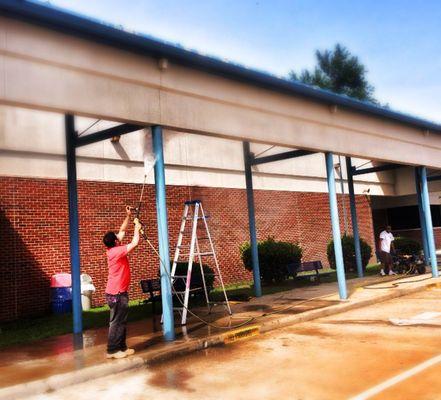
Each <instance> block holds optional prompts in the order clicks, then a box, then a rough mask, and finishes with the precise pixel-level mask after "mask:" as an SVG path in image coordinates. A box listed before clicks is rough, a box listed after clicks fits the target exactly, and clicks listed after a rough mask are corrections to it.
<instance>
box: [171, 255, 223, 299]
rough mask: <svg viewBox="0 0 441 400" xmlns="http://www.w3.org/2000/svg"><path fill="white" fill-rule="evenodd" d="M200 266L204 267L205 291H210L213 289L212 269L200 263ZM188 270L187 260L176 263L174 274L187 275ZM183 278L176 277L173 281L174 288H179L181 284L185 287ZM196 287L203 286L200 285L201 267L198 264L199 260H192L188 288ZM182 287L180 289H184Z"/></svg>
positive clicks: (213, 277)
mask: <svg viewBox="0 0 441 400" xmlns="http://www.w3.org/2000/svg"><path fill="white" fill-rule="evenodd" d="M202 268H203V269H204V277H205V284H206V285H207V291H208V292H210V291H211V290H213V287H214V279H215V276H214V270H213V268H211V267H210V266H208V265H205V264H202ZM187 271H188V263H187V262H180V263H177V264H176V272H175V275H179V276H184V275H187ZM184 282H185V281H184V280H183V279H178V280H176V282H175V289H176V290H181V289H182V288H181V286H182V287H183V288H184V289H185V284H184ZM197 287H203V286H202V277H201V268H200V266H199V262H193V266H192V270H191V284H190V288H191V289H194V288H197ZM184 289H182V290H184Z"/></svg>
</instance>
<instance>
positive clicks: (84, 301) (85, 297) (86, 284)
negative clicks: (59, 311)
mask: <svg viewBox="0 0 441 400" xmlns="http://www.w3.org/2000/svg"><path fill="white" fill-rule="evenodd" d="M93 292H95V286H93V284H92V278H91V277H90V275H87V274H81V307H82V308H83V311H88V310H90V308H91V307H92V294H93Z"/></svg>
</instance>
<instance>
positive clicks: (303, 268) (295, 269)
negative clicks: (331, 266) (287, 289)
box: [287, 260, 323, 285]
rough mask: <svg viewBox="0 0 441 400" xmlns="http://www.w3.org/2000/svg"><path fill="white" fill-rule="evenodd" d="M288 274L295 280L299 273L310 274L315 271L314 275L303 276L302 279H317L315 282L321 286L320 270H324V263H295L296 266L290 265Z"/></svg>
mask: <svg viewBox="0 0 441 400" xmlns="http://www.w3.org/2000/svg"><path fill="white" fill-rule="evenodd" d="M287 267H288V274H289V275H291V276H292V277H293V278H295V277H297V274H298V273H299V272H308V271H315V273H314V274H308V275H301V277H311V276H313V277H315V282H316V283H317V285H318V284H320V274H319V269H323V265H322V262H321V261H319V260H317V261H305V262H302V263H294V264H288V266H287Z"/></svg>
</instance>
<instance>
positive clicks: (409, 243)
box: [393, 236, 421, 254]
mask: <svg viewBox="0 0 441 400" xmlns="http://www.w3.org/2000/svg"><path fill="white" fill-rule="evenodd" d="M393 243H394V247H395V250H396V251H397V253H400V254H419V253H420V251H421V245H420V243H419V242H417V241H416V240H413V239H409V238H406V237H402V236H398V237H396V238H395V240H394V241H393Z"/></svg>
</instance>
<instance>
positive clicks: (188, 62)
mask: <svg viewBox="0 0 441 400" xmlns="http://www.w3.org/2000/svg"><path fill="white" fill-rule="evenodd" d="M0 12H1V13H2V14H4V15H6V16H11V17H14V18H19V19H21V20H24V21H27V22H32V23H36V24H39V25H42V26H45V27H48V28H51V29H56V30H59V31H61V32H63V33H67V34H75V35H79V36H81V37H83V38H85V39H89V40H93V41H96V42H98V43H104V44H107V45H110V46H114V47H117V48H122V49H124V50H130V51H133V52H136V53H139V54H144V55H149V56H153V57H157V58H167V59H169V60H170V61H173V62H175V63H177V64H180V65H183V66H187V67H191V68H196V69H201V70H204V71H206V72H210V73H214V74H218V75H221V76H224V77H227V78H231V79H235V80H238V81H242V82H246V83H249V84H253V85H258V86H263V87H265V88H267V89H271V90H276V91H280V92H283V93H288V94H294V95H296V96H304V97H306V98H309V99H312V100H315V101H320V102H324V103H326V104H329V105H336V106H341V107H345V108H347V109H350V110H354V111H358V112H362V113H366V114H370V115H375V116H378V117H383V118H387V119H391V120H394V121H398V122H402V123H404V124H408V125H411V126H414V127H418V128H421V129H427V130H431V131H433V132H437V133H441V124H437V123H434V122H431V121H427V120H424V119H421V118H417V117H414V116H412V115H407V114H404V113H400V112H397V111H393V110H391V109H389V108H386V107H380V106H377V105H375V104H373V103H370V102H364V101H359V100H356V99H353V98H350V97H348V96H345V95H338V94H335V93H332V92H330V91H327V90H323V89H319V88H315V87H312V86H309V85H305V84H302V83H300V82H293V81H289V80H286V79H282V78H279V77H276V76H274V75H271V74H268V73H264V72H260V71H257V70H253V69H249V68H246V67H244V66H241V65H238V64H234V63H231V62H226V61H222V60H220V59H217V58H214V57H210V56H206V55H202V54H199V53H197V52H195V51H190V50H187V49H184V48H182V47H179V46H176V45H172V44H169V43H166V42H164V41H161V40H158V39H156V38H152V37H149V36H145V35H141V34H137V33H132V32H129V31H125V30H122V29H119V28H116V27H114V26H112V25H109V24H104V23H103V22H100V21H98V20H93V19H91V18H87V17H84V16H81V15H77V14H72V13H67V12H65V11H62V10H61V9H58V8H56V7H53V6H50V5H48V4H45V5H42V4H39V3H35V2H33V3H31V2H28V1H16V0H1V1H0Z"/></svg>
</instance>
